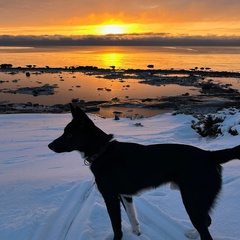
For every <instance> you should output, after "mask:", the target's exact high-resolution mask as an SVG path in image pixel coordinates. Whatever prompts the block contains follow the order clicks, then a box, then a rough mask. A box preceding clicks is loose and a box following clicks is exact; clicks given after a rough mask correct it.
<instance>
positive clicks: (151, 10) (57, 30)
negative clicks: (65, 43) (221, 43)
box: [0, 0, 240, 43]
mask: <svg viewBox="0 0 240 240" xmlns="http://www.w3.org/2000/svg"><path fill="white" fill-rule="evenodd" d="M239 10H240V1H239V0H201V1H194V0H148V1H146V0H131V1H129V0H121V1H119V0H101V1H97V0H85V1H79V0H69V1H66V0H50V1H49V0H41V1H39V0H21V1H19V0H8V1H6V0H0V36H14V37H16V36H45V37H46V36H47V37H51V36H64V37H65V36H74V37H75V38H76V37H79V36H81V37H82V36H106V35H109V34H112V35H117V37H118V38H119V35H121V37H127V36H128V35H131V37H132V36H135V37H136V36H137V37H139V35H144V36H145V37H146V36H150V37H151V36H153V35H154V36H160V37H163V36H164V37H165V36H167V37H174V38H175V37H177V38H179V37H186V36H187V37H196V36H198V37H204V38H207V37H209V36H210V37H218V38H224V39H226V38H228V39H229V38H238V37H240V14H239ZM128 37H129V36H128ZM0 43H1V41H0Z"/></svg>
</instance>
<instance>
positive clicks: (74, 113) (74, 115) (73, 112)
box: [69, 103, 77, 118]
mask: <svg viewBox="0 0 240 240" xmlns="http://www.w3.org/2000/svg"><path fill="white" fill-rule="evenodd" d="M69 105H70V110H71V113H72V117H73V118H76V117H77V116H76V109H75V107H74V106H73V105H72V104H71V103H70V104H69Z"/></svg>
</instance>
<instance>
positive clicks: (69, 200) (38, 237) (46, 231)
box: [32, 181, 187, 240]
mask: <svg viewBox="0 0 240 240" xmlns="http://www.w3.org/2000/svg"><path fill="white" fill-rule="evenodd" d="M134 202H135V205H136V209H137V213H138V217H139V221H140V227H141V235H140V236H136V235H134V234H133V233H132V231H131V226H130V223H129V221H128V219H127V216H126V213H125V212H124V210H123V208H122V218H123V220H122V225H123V235H124V237H123V240H137V239H139V240H155V239H156V240H186V239H187V238H186V237H185V236H184V232H185V231H186V228H185V227H184V226H182V225H181V224H180V223H179V222H177V221H175V220H173V219H171V218H170V217H169V216H168V215H166V214H165V213H163V212H162V211H161V210H160V209H159V208H158V207H157V206H155V205H153V204H151V203H150V202H148V201H147V200H146V199H145V198H144V197H137V198H135V199H134ZM112 238H113V232H112V228H111V224H110V220H109V217H108V214H107V210H106V208H105V204H104V201H103V199H102V196H101V195H100V193H99V192H98V190H97V188H96V185H95V184H94V182H93V181H85V182H83V183H81V184H80V185H79V186H76V187H74V188H73V189H71V190H70V192H69V194H68V196H67V197H66V199H65V200H64V202H63V204H62V205H61V207H60V208H59V209H58V210H57V211H56V212H55V214H53V215H52V216H51V217H50V218H48V219H46V222H45V224H44V225H42V226H40V227H39V228H38V229H37V231H35V234H34V236H33V238H32V240H42V239H44V240H73V239H74V240H103V239H105V240H111V239H112Z"/></svg>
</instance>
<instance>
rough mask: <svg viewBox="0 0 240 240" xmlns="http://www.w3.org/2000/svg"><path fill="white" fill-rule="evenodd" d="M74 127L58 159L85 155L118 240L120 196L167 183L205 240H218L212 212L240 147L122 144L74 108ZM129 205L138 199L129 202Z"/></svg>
mask: <svg viewBox="0 0 240 240" xmlns="http://www.w3.org/2000/svg"><path fill="white" fill-rule="evenodd" d="M71 111H72V115H73V119H72V121H71V122H70V123H69V124H68V125H67V126H66V127H65V129H64V133H63V135H62V136H60V137H59V138H58V139H56V140H54V141H53V142H52V143H50V144H49V148H50V149H51V150H53V151H55V152H57V153H60V152H70V151H73V150H77V151H80V152H84V153H85V158H86V159H87V160H88V161H89V162H90V163H91V165H90V168H91V171H92V172H93V174H94V176H95V180H96V184H97V186H98V189H99V191H100V192H101V194H102V196H103V198H104V200H105V203H106V206H107V210H108V213H109V216H110V219H111V222H112V227H113V231H114V240H119V239H121V238H122V230H121V214H120V198H119V195H120V194H126V195H130V196H131V195H134V194H136V193H137V192H138V191H141V190H143V189H148V188H154V187H158V186H160V185H162V184H164V183H167V182H174V183H175V184H177V185H178V186H179V189H180V191H181V195H182V200H183V203H184V206H185V208H186V211H187V213H188V215H189V217H190V219H191V221H192V223H193V225H194V226H195V228H196V229H197V230H198V232H199V234H200V236H201V240H212V237H211V235H210V233H209V231H208V226H209V225H210V224H211V218H210V216H209V212H210V211H211V209H212V208H213V206H214V203H215V200H216V199H217V196H218V194H219V193H220V190H221V185H222V176H221V173H222V167H221V165H220V164H221V163H225V162H228V161H230V160H232V159H239V158H240V146H237V147H235V148H232V149H225V150H219V151H205V150H202V149H199V148H197V147H193V146H189V145H182V144H155V145H148V146H145V145H140V144H136V143H128V142H118V141H116V140H112V135H108V134H106V133H105V132H103V131H102V130H101V129H99V128H98V127H96V126H95V125H94V123H93V122H92V121H91V120H90V119H89V118H88V116H87V115H86V114H85V113H84V112H83V111H82V110H81V109H80V108H78V107H77V108H74V107H73V106H72V105H71ZM128 200H129V201H131V200H132V199H131V198H129V199H128Z"/></svg>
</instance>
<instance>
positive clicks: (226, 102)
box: [0, 66, 240, 114]
mask: <svg viewBox="0 0 240 240" xmlns="http://www.w3.org/2000/svg"><path fill="white" fill-rule="evenodd" d="M19 71H21V72H25V73H26V74H29V75H30V74H36V72H37V73H39V74H43V73H58V72H63V71H69V72H72V73H74V72H82V73H84V74H86V75H94V76H95V77H98V78H104V79H108V80H111V81H115V80H117V81H122V82H124V81H125V80H126V79H137V80H138V81H139V83H140V84H148V85H155V86H159V85H167V84H169V83H171V84H177V85H180V86H194V87H196V88H198V89H199V94H198V95H194V96H191V95H190V94H189V93H187V92H186V93H185V94H182V95H180V96H170V97H169V96H167V97H159V98H143V99H140V98H138V99H131V98H124V99H122V98H118V97H115V98H113V99H111V100H109V101H94V99H93V101H84V100H81V99H72V102H73V103H74V104H76V105H78V106H80V107H82V108H84V109H85V110H86V111H88V112H95V113H97V112H99V110H100V109H101V108H109V107H122V108H126V109H129V108H130V109H131V108H141V109H144V108H146V109H159V110H166V111H175V112H184V113H189V114H195V113H199V114H201V113H202V114H205V113H213V112H216V111H218V110H220V109H222V108H228V107H235V108H240V101H239V100H240V94H239V91H238V90H237V89H233V88H232V86H231V84H220V83H214V81H213V80H212V79H211V78H216V77H218V78H236V79H240V73H238V72H225V71H223V72H218V71H210V70H198V69H192V70H174V69H171V70H161V69H126V70H124V69H121V70H115V69H114V68H110V69H99V68H97V67H92V66H86V67H74V68H73V67H71V68H11V69H4V68H0V72H7V73H9V74H12V75H14V74H17V73H18V72H19ZM55 88H57V85H56V84H53V85H49V84H46V85H43V86H40V87H38V88H30V87H25V88H22V87H19V88H18V89H17V90H16V89H15V90H11V89H9V90H8V91H7V93H13V94H22V93H24V94H32V95H34V94H35V95H36V96H38V95H41V94H45V95H53V94H54V90H55ZM5 91H6V90H5ZM109 91H111V89H109ZM68 111H69V103H66V104H54V105H42V104H37V103H31V102H27V103H9V102H4V101H2V102H0V113H5V114H7V113H64V112H68Z"/></svg>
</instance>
